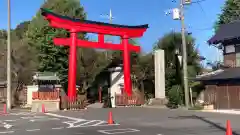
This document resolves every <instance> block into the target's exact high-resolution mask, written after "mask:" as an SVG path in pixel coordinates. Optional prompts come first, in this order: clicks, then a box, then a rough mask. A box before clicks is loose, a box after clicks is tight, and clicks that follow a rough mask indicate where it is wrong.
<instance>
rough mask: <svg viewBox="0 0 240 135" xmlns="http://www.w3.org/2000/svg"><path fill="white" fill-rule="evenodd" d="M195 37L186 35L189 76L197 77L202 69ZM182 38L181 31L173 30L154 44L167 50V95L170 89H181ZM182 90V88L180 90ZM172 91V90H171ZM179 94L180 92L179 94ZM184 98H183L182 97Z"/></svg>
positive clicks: (156, 47) (157, 47) (155, 47)
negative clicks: (180, 60)
mask: <svg viewBox="0 0 240 135" xmlns="http://www.w3.org/2000/svg"><path fill="white" fill-rule="evenodd" d="M194 42H195V40H194V38H193V37H192V36H191V35H186V43H187V65H188V77H189V78H191V77H195V76H196V75H197V74H198V73H200V71H201V66H200V63H199V54H198V51H197V50H196V49H195V48H194ZM181 44H182V38H181V33H175V32H171V33H168V34H166V35H164V36H163V37H162V38H161V39H160V40H159V41H158V42H157V44H156V46H154V49H163V50H164V51H165V69H166V70H165V76H166V92H167V93H166V95H167V96H169V95H168V91H169V90H173V89H175V88H177V89H176V90H179V88H178V87H176V86H181V87H183V85H182V82H183V80H182V79H183V78H182V72H181V67H180V63H179V61H178V57H177V54H176V53H177V52H178V53H179V54H178V55H182V47H181ZM179 92H181V93H183V92H182V88H180V91H179ZM171 93H172V92H171ZM177 95H179V94H177ZM182 99H183V98H182Z"/></svg>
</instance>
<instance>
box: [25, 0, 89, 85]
mask: <svg viewBox="0 0 240 135" xmlns="http://www.w3.org/2000/svg"><path fill="white" fill-rule="evenodd" d="M42 7H43V8H47V9H49V10H51V11H53V12H55V13H58V14H61V15H66V16H69V17H73V18H79V19H81V20H84V19H85V18H86V13H85V12H84V9H83V7H82V6H80V0H48V1H47V2H45V3H44V5H43V6H42ZM28 28H29V29H28V31H27V34H26V37H27V41H28V44H29V45H30V46H31V47H33V48H34V49H35V50H37V53H36V55H37V57H38V62H39V65H38V70H39V71H41V72H42V71H50V72H57V73H58V74H59V76H60V78H61V80H62V84H63V85H64V86H65V88H66V84H67V74H68V54H69V52H68V47H63V46H55V45H54V44H53V38H54V37H68V36H69V33H68V32H67V31H66V30H62V29H54V28H51V27H50V26H49V25H48V22H47V21H46V20H45V19H44V18H43V17H42V16H41V14H40V12H38V13H37V15H36V17H34V18H33V19H32V20H31V21H30V24H29V27H28ZM79 38H80V39H84V38H85V34H84V33H79Z"/></svg>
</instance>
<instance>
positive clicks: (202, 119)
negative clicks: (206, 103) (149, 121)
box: [169, 115, 240, 135]
mask: <svg viewBox="0 0 240 135" xmlns="http://www.w3.org/2000/svg"><path fill="white" fill-rule="evenodd" d="M169 118H172V119H198V120H201V121H203V122H205V123H208V124H209V125H211V126H212V127H215V128H218V129H220V130H222V131H224V132H226V127H223V126H221V125H220V124H219V123H215V122H213V121H210V120H208V119H207V118H204V117H200V116H197V115H191V116H177V117H169ZM233 135H240V134H239V133H237V132H236V131H233Z"/></svg>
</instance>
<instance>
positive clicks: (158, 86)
mask: <svg viewBox="0 0 240 135" xmlns="http://www.w3.org/2000/svg"><path fill="white" fill-rule="evenodd" d="M154 65H155V98H154V99H153V100H151V101H150V103H149V104H150V105H164V104H166V98H165V59H164V50H161V49H159V50H156V51H155V52H154Z"/></svg>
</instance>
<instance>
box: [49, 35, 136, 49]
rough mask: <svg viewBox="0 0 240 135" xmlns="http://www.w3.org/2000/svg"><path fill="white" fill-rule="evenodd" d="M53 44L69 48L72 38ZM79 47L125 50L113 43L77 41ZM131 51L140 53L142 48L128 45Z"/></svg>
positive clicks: (120, 45) (58, 39)
mask: <svg viewBox="0 0 240 135" xmlns="http://www.w3.org/2000/svg"><path fill="white" fill-rule="evenodd" d="M53 42H54V44H55V45H64V46H69V44H71V39H70V38H54V39H53ZM77 46H79V47H86V48H99V49H109V50H122V51H123V50H124V47H123V45H122V44H112V43H102V42H91V41H86V40H80V39H77ZM128 48H129V51H134V52H140V50H141V48H140V46H134V45H131V44H128Z"/></svg>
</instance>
